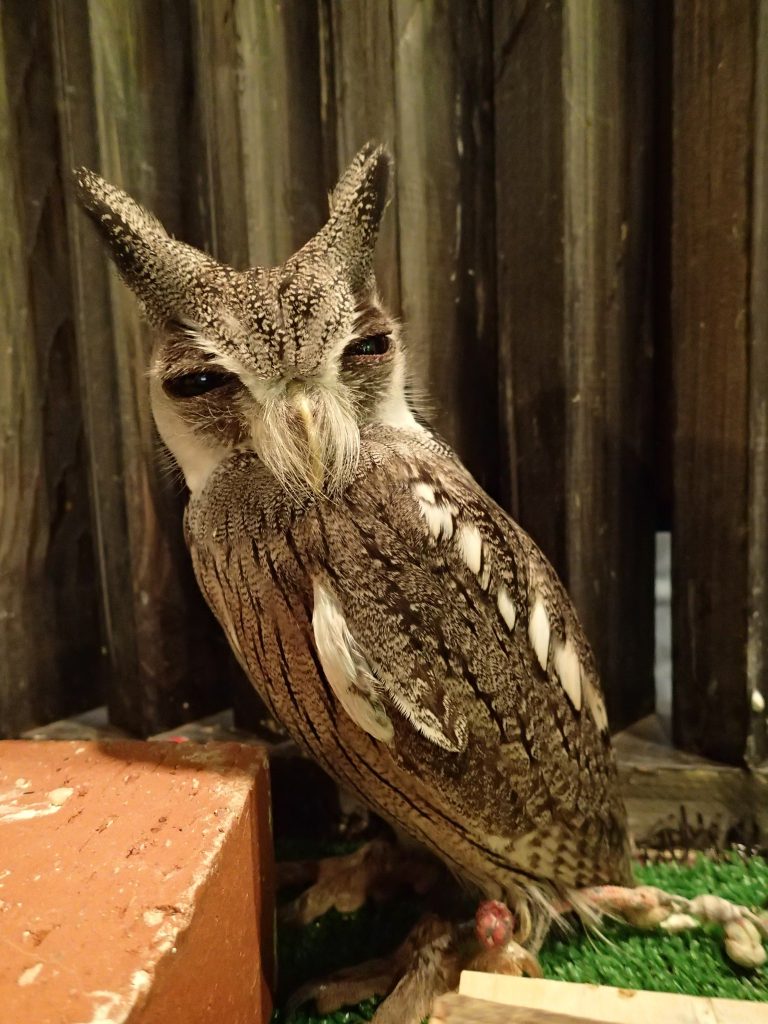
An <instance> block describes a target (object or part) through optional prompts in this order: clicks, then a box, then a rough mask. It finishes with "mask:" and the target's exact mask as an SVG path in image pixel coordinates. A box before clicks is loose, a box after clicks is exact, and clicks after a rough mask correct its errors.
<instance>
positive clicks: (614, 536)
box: [494, 0, 654, 728]
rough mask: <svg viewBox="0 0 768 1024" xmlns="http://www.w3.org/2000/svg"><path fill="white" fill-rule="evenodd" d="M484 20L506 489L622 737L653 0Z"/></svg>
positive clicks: (647, 456) (648, 574)
mask: <svg viewBox="0 0 768 1024" xmlns="http://www.w3.org/2000/svg"><path fill="white" fill-rule="evenodd" d="M495 13H496V21H495V39H494V46H495V63H496V72H495V77H496V94H495V118H496V139H497V161H496V198H497V246H498V252H499V262H498V268H499V283H498V292H499V321H500V331H499V336H500V355H499V359H500V365H501V368H502V370H501V386H500V402H501V415H502V424H503V431H504V452H505V456H506V462H507V465H508V471H507V475H506V479H505V492H506V495H507V500H508V501H509V502H510V504H511V505H512V507H513V508H514V510H515V512H516V514H517V517H518V519H519V521H520V522H521V524H522V525H523V526H524V527H525V528H526V529H527V530H528V531H529V532H530V533H531V534H532V536H533V537H534V539H535V540H536V541H537V542H538V543H539V544H540V546H541V547H542V549H543V550H544V552H545V554H546V555H547V556H548V557H549V558H550V559H551V560H552V562H553V563H554V565H555V568H556V569H557V570H558V572H559V573H560V575H561V576H562V578H563V580H564V582H565V583H566V586H567V587H568V588H569V590H570V593H571V596H572V597H573V599H574V602H575V604H576V607H577V609H578V611H579V614H580V617H581V619H582V622H583V624H584V627H585V629H586V632H587V635H588V636H589V638H590V641H591V643H592V645H593V647H594V648H595V652H596V655H597V660H598V665H599V667H600V669H601V674H602V677H603V683H604V687H605V690H606V696H607V701H608V711H609V716H610V718H611V722H612V724H613V726H614V728H619V727H621V726H623V725H625V724H627V723H628V722H630V721H633V720H635V719H636V718H638V717H640V716H642V715H643V714H645V713H647V712H648V711H649V710H650V709H651V707H652V706H653V571H654V570H653V562H654V554H653V540H654V521H653V493H652V476H651V458H652V456H651V447H652V433H651V424H652V419H651V416H652V404H651V390H650V389H651V365H652V351H651V344H650V338H649V328H648V319H647V296H648V257H649V248H648V246H649V232H648V224H649V217H648V213H649V200H650V192H649V181H650V174H649V170H650V164H649V158H650V147H649V142H650V73H651V63H650V60H649V53H650V32H651V24H652V22H651V5H650V4H648V3H640V4H633V5H623V4H613V3H607V2H603V0H595V2H590V3H585V4H568V5H560V4H553V3H543V4H524V3H518V4H512V5H508V4H497V6H496V8H495Z"/></svg>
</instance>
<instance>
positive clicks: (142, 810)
mask: <svg viewBox="0 0 768 1024" xmlns="http://www.w3.org/2000/svg"><path fill="white" fill-rule="evenodd" d="M272 896H273V882H272V872H271V839H270V835H269V782H268V769H267V760H266V755H265V752H264V751H263V750H262V749H261V748H259V747H245V746H240V745H239V744H235V743H213V744H207V745H205V746H198V745H196V744H191V743H184V744H174V743H141V742H122V741H120V742H103V743H89V742H79V741H75V742H27V741H8V742H2V743H0V1024H27V1022H30V1024H32V1022H34V1024H91V1022H93V1024H97V1022H99V1024H110V1022H113V1024H123V1022H127V1024H160V1022H161V1021H162V1022H163V1024H181V1022H184V1024H214V1022H215V1024H264V1022H266V1021H268V1020H269V1012H270V998H269V990H268V985H269V982H270V979H271V974H272V956H273V936H272V919H273V904H272Z"/></svg>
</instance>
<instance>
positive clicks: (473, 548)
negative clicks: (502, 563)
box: [457, 523, 483, 574]
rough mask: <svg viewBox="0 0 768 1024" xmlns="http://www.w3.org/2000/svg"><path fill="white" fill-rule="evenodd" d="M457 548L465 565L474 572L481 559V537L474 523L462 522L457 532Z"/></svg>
mask: <svg viewBox="0 0 768 1024" xmlns="http://www.w3.org/2000/svg"><path fill="white" fill-rule="evenodd" d="M457 540H458V542H459V550H460V551H461V557H462V558H463V559H464V562H465V563H466V565H467V567H468V568H469V569H470V570H471V571H472V572H473V573H475V574H477V573H479V572H480V566H481V565H482V561H483V539H482V537H481V536H480V531H479V530H478V528H477V527H476V526H475V525H474V523H462V524H461V526H460V527H459V531H458V534H457Z"/></svg>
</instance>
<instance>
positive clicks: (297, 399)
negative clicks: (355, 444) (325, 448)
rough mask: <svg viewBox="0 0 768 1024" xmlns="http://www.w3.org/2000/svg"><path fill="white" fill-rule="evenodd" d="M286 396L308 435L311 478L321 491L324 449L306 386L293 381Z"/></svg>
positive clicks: (315, 486)
mask: <svg viewBox="0 0 768 1024" xmlns="http://www.w3.org/2000/svg"><path fill="white" fill-rule="evenodd" d="M286 394H287V400H288V404H289V406H290V407H291V409H292V410H293V413H294V414H295V416H296V419H297V420H298V422H299V423H301V425H302V428H303V430H304V433H305V435H306V438H307V451H308V453H309V466H308V468H309V476H310V479H311V481H312V484H313V486H314V488H315V490H317V491H319V490H320V489H321V488H322V486H323V479H324V476H325V467H324V466H323V456H322V448H321V444H320V437H319V433H318V430H317V423H316V422H315V417H314V415H313V411H312V402H311V401H310V399H309V396H308V395H307V392H306V390H305V388H304V386H303V385H302V384H301V383H299V382H298V381H291V382H290V383H289V384H288V387H287V389H286Z"/></svg>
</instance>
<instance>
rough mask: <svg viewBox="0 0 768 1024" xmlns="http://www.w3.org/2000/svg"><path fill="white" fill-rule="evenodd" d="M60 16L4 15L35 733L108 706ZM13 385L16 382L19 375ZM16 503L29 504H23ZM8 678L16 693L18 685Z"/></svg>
mask: <svg viewBox="0 0 768 1024" xmlns="http://www.w3.org/2000/svg"><path fill="white" fill-rule="evenodd" d="M49 8H50V5H49V3H48V2H46V0H42V2H41V3H39V4H36V5H34V7H32V8H30V7H29V5H28V4H26V3H23V2H22V0H9V2H8V3H6V4H4V5H3V8H2V31H3V36H4V39H5V50H6V55H7V59H6V72H7V74H6V78H7V84H8V93H9V98H10V104H9V107H10V109H9V112H8V116H9V119H10V124H9V125H8V130H9V131H12V132H13V133H14V150H15V160H16V166H17V181H16V185H17V187H18V190H19V198H20V200H21V209H20V211H19V212H20V214H21V217H20V220H19V221H18V226H19V228H20V230H21V242H22V253H21V255H22V258H23V261H24V274H25V279H26V280H25V288H26V287H27V286H28V292H26V301H27V302H28V303H29V322H30V328H31V336H30V337H29V338H27V339H26V341H25V342H24V344H25V345H29V346H30V350H29V351H28V352H27V353H26V355H25V357H24V358H25V359H27V360H29V363H28V366H29V368H30V372H33V373H34V377H35V386H36V389H37V397H36V400H35V402H34V403H33V406H32V407H31V408H30V409H29V411H28V415H29V417H30V420H31V421H32V422H34V421H35V420H36V419H37V418H38V417H39V438H38V442H39V444H40V446H41V448H40V453H39V455H40V465H39V478H38V480H37V483H32V482H31V481H32V480H33V478H34V475H36V474H33V476H30V478H29V479H30V487H31V488H32V490H34V488H35V487H36V486H38V485H39V486H40V487H41V488H42V493H41V495H40V498H41V500H40V503H39V505H38V508H37V511H38V512H39V513H40V514H41V515H42V516H47V527H46V535H45V536H43V535H42V534H41V536H40V538H39V540H40V549H39V551H40V556H41V559H42V561H41V563H40V565H39V566H38V567H37V569H36V570H32V571H31V572H30V580H29V581H25V580H24V579H17V580H16V586H18V587H19V588H20V590H21V592H23V591H24V590H25V589H26V587H27V586H28V585H29V583H30V582H31V584H32V585H33V586H35V587H41V588H42V589H44V590H46V591H47V592H48V594H49V598H50V600H49V602H48V603H47V606H46V609H45V615H44V616H43V618H44V625H43V624H41V628H44V629H45V634H46V637H47V642H46V643H45V644H43V649H45V648H46V647H47V648H50V650H51V651H53V652H54V654H55V656H54V659H53V663H52V665H51V668H52V672H51V676H50V679H49V680H48V692H47V693H46V694H40V697H41V699H40V705H39V707H34V706H31V707H30V708H28V709H26V714H27V717H25V718H23V719H20V721H21V722H23V726H22V727H24V728H26V727H27V726H29V725H30V724H32V723H33V722H34V723H39V722H44V721H47V720H49V719H50V717H59V716H61V715H64V714H67V713H69V712H74V711H79V710H82V709H83V708H85V707H88V706H89V705H92V704H95V703H98V699H99V697H98V694H99V687H98V682H99V675H100V672H99V670H100V663H101V660H102V658H101V654H100V649H101V636H100V626H99V618H98V592H97V589H96V587H95V583H96V568H95V563H94V545H93V537H92V534H91V528H90V516H89V501H88V481H87V460H86V454H85V443H84V436H83V420H82V414H81V410H80V400H79V387H78V369H77V352H76V347H75V338H74V329H73V322H72V311H71V303H70V297H69V271H68V260H67V257H68V253H67V241H66V221H65V214H64V204H63V189H62V181H61V175H60V168H59V162H58V126H57V119H56V90H55V76H54V72H53V60H52V38H51V31H50V9H49ZM11 223H13V221H12V220H11ZM22 294H25V293H24V292H21V293H20V296H21V295H22ZM20 301H24V300H21V298H20ZM11 343H12V344H14V345H15V344H20V343H21V341H20V338H14V337H13V336H11ZM32 368H34V370H33V371H32ZM9 379H10V380H11V381H13V380H14V375H13V374H11V375H10V378H9ZM28 427H29V428H31V423H30V424H29V425H28ZM26 457H27V458H28V459H29V462H30V467H29V471H30V472H32V466H33V465H34V463H35V461H36V458H37V457H36V456H35V455H34V454H33V453H32V451H31V450H28V451H27V455H26ZM9 493H12V492H9ZM15 500H22V501H23V500H24V498H22V497H21V496H19V495H18V493H17V494H16V498H15ZM41 527H42V523H41ZM31 640H32V637H31V636H30V642H31ZM4 676H5V678H6V679H7V680H8V683H9V684H10V685H12V686H13V685H14V679H13V676H12V675H10V676H8V675H5V674H4ZM22 703H23V702H22ZM19 713H21V707H19ZM30 714H31V716H32V717H31V718H30V717H29V715H30ZM17 725H18V723H17Z"/></svg>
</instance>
